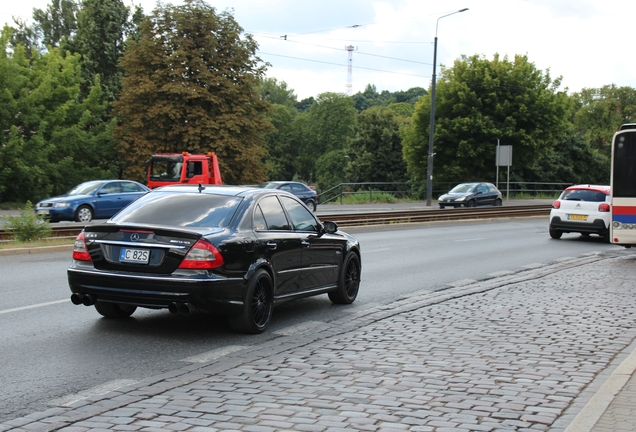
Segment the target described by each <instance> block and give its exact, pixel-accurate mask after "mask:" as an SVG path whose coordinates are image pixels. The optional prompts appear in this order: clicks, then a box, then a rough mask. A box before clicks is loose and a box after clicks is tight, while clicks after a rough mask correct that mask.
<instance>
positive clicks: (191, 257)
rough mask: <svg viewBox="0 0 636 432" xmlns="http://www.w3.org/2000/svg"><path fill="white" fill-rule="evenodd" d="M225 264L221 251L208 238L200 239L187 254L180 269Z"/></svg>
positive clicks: (209, 267)
mask: <svg viewBox="0 0 636 432" xmlns="http://www.w3.org/2000/svg"><path fill="white" fill-rule="evenodd" d="M223 264H224V261H223V256H222V255H221V252H219V250H218V249H217V248H216V247H214V245H213V244H212V243H210V242H209V241H207V240H199V241H198V242H196V243H195V244H194V246H192V249H190V251H189V252H188V254H187V255H186V256H185V258H184V259H183V261H181V264H179V268H180V269H204V270H208V269H213V268H217V267H221V266H222V265H223Z"/></svg>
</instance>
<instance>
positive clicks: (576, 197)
mask: <svg viewBox="0 0 636 432" xmlns="http://www.w3.org/2000/svg"><path fill="white" fill-rule="evenodd" d="M605 197H607V195H606V194H604V193H603V192H599V191H592V190H576V189H574V190H566V191H565V192H563V197H562V198H561V199H564V200H568V201H592V202H605Z"/></svg>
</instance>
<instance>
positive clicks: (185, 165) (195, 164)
mask: <svg viewBox="0 0 636 432" xmlns="http://www.w3.org/2000/svg"><path fill="white" fill-rule="evenodd" d="M147 167H148V187H149V188H150V189H154V188H157V187H161V186H167V185H172V184H198V183H201V184H214V185H220V184H223V181H222V180H221V171H220V169H219V163H218V159H217V157H216V155H215V154H214V153H208V154H205V155H195V154H190V153H188V152H182V153H157V154H155V155H153V156H152V157H151V158H150V159H149V160H148V162H147Z"/></svg>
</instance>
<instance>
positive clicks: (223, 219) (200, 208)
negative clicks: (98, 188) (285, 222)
mask: <svg viewBox="0 0 636 432" xmlns="http://www.w3.org/2000/svg"><path fill="white" fill-rule="evenodd" d="M241 201H242V198H238V197H234V196H226V195H211V194H200V193H182V192H181V193H179V192H159V191H157V192H151V193H149V194H147V195H144V196H143V197H141V198H139V199H138V200H137V201H135V202H133V203H132V204H130V205H129V206H128V207H126V208H124V209H123V210H122V211H121V212H119V213H118V214H117V215H115V216H114V217H113V218H112V219H111V220H112V221H113V222H118V223H134V224H148V225H167V226H173V227H196V228H216V227H224V226H227V225H228V224H229V223H230V221H231V220H232V216H234V213H235V212H236V209H237V208H238V206H239V204H240V203H241Z"/></svg>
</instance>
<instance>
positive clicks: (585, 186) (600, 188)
mask: <svg viewBox="0 0 636 432" xmlns="http://www.w3.org/2000/svg"><path fill="white" fill-rule="evenodd" d="M565 190H566V191H568V190H591V191H597V192H603V193H604V194H606V195H609V193H610V186H607V185H593V184H582V185H574V186H570V187H568V188H565Z"/></svg>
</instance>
